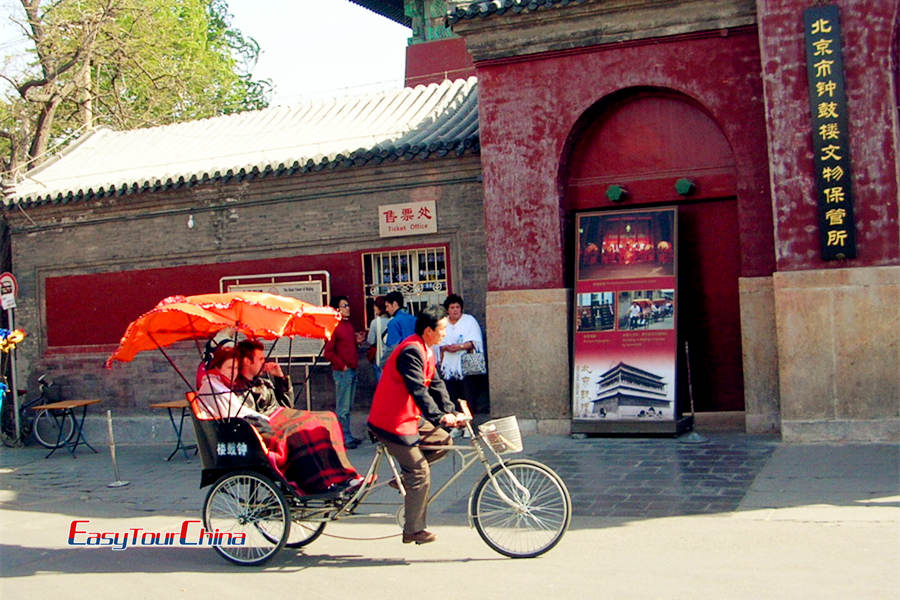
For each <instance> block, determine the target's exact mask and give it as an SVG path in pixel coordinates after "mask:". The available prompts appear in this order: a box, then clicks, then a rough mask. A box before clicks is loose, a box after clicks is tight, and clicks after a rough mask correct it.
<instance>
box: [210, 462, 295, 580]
mask: <svg viewBox="0 0 900 600" xmlns="http://www.w3.org/2000/svg"><path fill="white" fill-rule="evenodd" d="M203 525H204V527H205V528H206V531H207V532H214V533H215V535H216V536H217V538H218V540H217V541H219V542H221V543H217V544H215V545H214V548H215V549H216V552H218V553H219V554H221V555H222V556H224V557H225V558H226V559H228V560H230V561H231V562H233V563H236V564H239V565H259V564H262V563H264V562H266V561H267V560H269V559H270V558H272V557H273V556H274V555H275V553H276V552H278V551H279V550H281V549H282V548H283V547H284V544H285V542H286V541H287V539H288V536H289V535H290V530H291V518H290V510H289V508H288V505H287V501H286V500H285V499H284V494H282V493H281V490H279V489H278V487H277V486H276V485H275V484H274V483H273V482H272V480H271V479H269V478H268V477H264V476H262V475H259V474H258V473H253V472H250V471H246V472H241V473H236V474H233V475H226V476H224V477H222V478H221V479H220V480H219V481H217V482H216V483H215V484H214V485H213V487H212V489H210V490H209V493H208V494H207V496H206V502H204V504H203Z"/></svg>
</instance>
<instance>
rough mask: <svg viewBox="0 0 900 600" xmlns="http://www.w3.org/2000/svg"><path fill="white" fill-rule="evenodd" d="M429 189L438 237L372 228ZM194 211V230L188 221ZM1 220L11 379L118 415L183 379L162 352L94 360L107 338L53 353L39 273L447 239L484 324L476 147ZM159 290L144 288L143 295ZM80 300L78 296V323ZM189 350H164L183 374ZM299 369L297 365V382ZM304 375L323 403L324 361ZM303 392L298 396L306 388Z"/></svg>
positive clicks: (327, 390)
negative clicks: (43, 376)
mask: <svg viewBox="0 0 900 600" xmlns="http://www.w3.org/2000/svg"><path fill="white" fill-rule="evenodd" d="M428 199H434V200H435V201H436V204H437V213H438V233H437V234H434V235H426V236H408V237H400V238H379V237H378V224H377V208H378V206H379V205H383V204H396V203H403V202H410V201H420V200H428ZM189 215H193V222H194V227H193V228H192V229H189V228H188V227H187V223H188V217H189ZM7 219H8V221H9V224H10V228H11V231H12V269H13V272H14V274H15V275H16V277H17V279H18V281H19V296H18V299H17V300H18V308H17V311H16V324H17V325H18V326H21V327H24V328H25V329H26V330H27V331H28V333H29V337H28V339H27V340H26V342H25V343H23V344H22V345H20V347H19V351H18V355H17V358H18V366H19V369H18V374H19V378H20V380H19V387H20V388H22V387H24V386H23V381H25V380H27V381H28V383H29V384H33V383H34V379H35V377H36V374H37V373H40V372H49V373H50V376H51V378H53V379H54V380H56V381H57V382H58V383H59V384H60V385H61V387H62V389H63V394H64V396H65V397H67V398H89V397H99V398H103V399H104V400H105V402H104V405H103V406H104V407H110V408H115V409H116V410H117V411H119V412H124V413H135V414H137V413H140V412H143V411H147V410H148V409H147V408H146V407H147V404H148V403H149V402H155V401H162V400H169V399H175V398H179V397H182V395H183V392H184V391H185V390H186V386H185V385H184V383H182V382H180V380H179V379H178V377H177V375H176V374H175V373H174V371H173V370H172V369H171V367H169V365H168V363H167V362H166V361H165V359H164V358H163V357H162V356H160V355H159V353H146V355H142V356H139V357H138V359H136V360H135V361H134V362H132V363H130V364H127V365H120V366H117V367H116V368H115V369H113V370H111V371H108V370H106V369H104V368H103V367H102V363H103V361H104V360H105V358H106V356H108V354H109V351H110V348H107V347H103V348H95V349H85V348H81V349H80V351H79V352H74V353H73V352H60V351H59V349H57V348H51V349H48V348H47V336H46V330H45V328H46V324H45V301H46V300H45V297H44V281H45V279H46V278H48V277H64V276H71V275H80V274H95V273H107V272H115V271H129V270H142V269H152V268H160V267H178V266H184V267H185V268H186V269H189V268H190V267H191V265H198V264H208V263H224V262H234V261H245V260H259V259H273V258H279V257H295V256H303V255H312V254H316V255H319V254H328V253H335V252H347V251H360V250H365V251H369V250H375V251H377V250H379V249H382V248H390V247H397V246H407V245H413V244H433V243H434V244H438V243H440V244H443V243H447V244H449V247H450V260H451V269H452V275H453V282H454V291H457V292H458V293H461V294H462V295H463V296H464V297H465V299H466V302H467V305H466V308H467V311H468V312H471V313H472V314H474V315H475V316H476V318H478V320H479V322H481V323H482V324H483V323H484V308H485V293H486V286H487V283H486V259H485V241H484V219H483V206H482V189H481V183H480V162H479V158H478V156H477V155H476V156H464V157H453V158H441V159H428V160H414V161H404V162H392V163H385V164H382V165H380V166H366V167H352V168H346V169H335V170H332V171H325V172H318V173H311V174H300V175H293V176H282V177H267V178H262V179H255V180H244V181H234V182H230V183H225V182H215V183H209V184H204V185H199V186H195V187H191V188H185V189H180V190H169V191H162V192H147V193H140V194H132V195H126V196H119V197H113V198H101V199H95V200H88V201H81V202H71V203H67V204H62V203H60V204H50V205H45V206H38V207H33V208H29V209H27V216H26V215H25V214H23V213H22V212H21V211H18V210H8V211H7ZM126 293H127V292H126ZM357 293H359V294H362V290H358V291H357ZM159 299H161V298H157V297H155V296H154V297H153V298H148V300H149V301H150V302H151V303H152V302H156V301H157V300H159ZM115 301H116V300H115V298H110V302H115ZM80 309H83V307H79V304H78V299H77V298H73V299H72V318H73V319H77V318H78V312H79V310H80ZM137 316H138V315H134V317H137ZM123 333H124V331H123ZM86 350H87V351H86ZM91 350H94V351H91ZM196 356H197V355H196V351H195V350H192V349H179V348H175V349H173V351H172V357H173V359H174V360H175V361H176V363H179V364H180V365H182V367H183V370H184V372H185V374H186V375H187V376H188V379H192V377H193V371H194V369H195V367H196ZM363 360H364V359H363ZM302 376H303V372H302V371H301V370H299V369H297V370H295V372H294V377H295V379H297V380H299V379H302ZM360 379H361V381H360V391H359V395H358V399H357V403H358V406H359V407H363V408H364V407H365V406H367V405H368V401H369V399H370V397H371V393H372V387H373V386H372V377H371V371H370V369H369V368H368V366H367V365H365V364H363V365H361V367H360ZM311 382H312V396H313V405H314V407H318V408H324V407H330V406H331V404H332V397H333V396H332V389H333V384H332V382H331V376H330V371H329V369H328V368H325V367H317V368H316V369H314V370H313V376H312V377H311ZM301 401H302V403H303V404H304V405H305V397H304V396H302V395H301Z"/></svg>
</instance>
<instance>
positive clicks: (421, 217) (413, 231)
mask: <svg viewBox="0 0 900 600" xmlns="http://www.w3.org/2000/svg"><path fill="white" fill-rule="evenodd" d="M426 233H437V211H436V208H435V202H434V200H426V201H424V202H407V203H404V204H386V205H382V206H379V207H378V235H379V237H396V236H401V235H422V234H426Z"/></svg>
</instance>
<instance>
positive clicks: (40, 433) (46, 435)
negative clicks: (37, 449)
mask: <svg viewBox="0 0 900 600" xmlns="http://www.w3.org/2000/svg"><path fill="white" fill-rule="evenodd" d="M37 413H38V415H37V417H35V419H34V425H33V428H34V429H33V433H34V439H35V440H37V443H38V444H40V445H41V446H43V447H44V448H48V449H50V450H52V449H53V448H59V447H61V446H63V445H65V443H66V442H70V441H72V438H73V437H75V417H74V416H73V415H72V413H68V412H67V413H65V415H63V417H62V418H61V419H60V418H58V417H54V416H53V415H51V414H50V411H47V410H41V411H37ZM60 427H61V428H62V435H60V431H59V430H60Z"/></svg>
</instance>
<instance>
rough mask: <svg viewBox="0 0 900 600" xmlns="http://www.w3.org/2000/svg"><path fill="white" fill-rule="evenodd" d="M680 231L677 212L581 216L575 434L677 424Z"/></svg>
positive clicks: (574, 375)
mask: <svg viewBox="0 0 900 600" xmlns="http://www.w3.org/2000/svg"><path fill="white" fill-rule="evenodd" d="M676 232H677V214H676V211H675V209H662V210H637V211H614V212H610V211H603V212H591V213H582V214H579V215H578V216H577V217H576V237H577V242H576V243H577V248H576V252H575V255H576V258H575V261H576V265H575V302H573V306H574V310H575V314H574V315H573V318H574V327H573V331H574V334H573V336H574V339H573V352H572V355H573V373H572V419H573V422H572V431H573V432H574V433H590V432H597V431H606V432H612V431H615V425H613V423H616V422H617V423H622V424H624V423H629V424H634V423H645V424H647V425H648V426H650V424H651V423H655V424H659V425H662V424H664V423H669V424H671V423H672V422H673V421H675V420H676V418H677V415H678V412H679V411H677V410H676V388H675V373H676V364H677V345H678V343H677V334H676V329H675V315H676V310H675V309H676V306H677V294H676V281H677V271H676V268H677V258H676V257H677V253H676V250H677V240H676ZM623 430H624V426H623Z"/></svg>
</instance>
